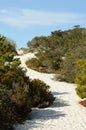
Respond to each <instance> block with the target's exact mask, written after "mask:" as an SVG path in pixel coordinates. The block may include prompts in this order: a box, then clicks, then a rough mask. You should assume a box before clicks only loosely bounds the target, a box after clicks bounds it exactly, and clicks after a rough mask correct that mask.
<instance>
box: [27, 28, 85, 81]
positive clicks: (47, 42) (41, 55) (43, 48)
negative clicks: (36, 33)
mask: <svg viewBox="0 0 86 130" xmlns="http://www.w3.org/2000/svg"><path fill="white" fill-rule="evenodd" d="M27 44H28V46H29V49H30V51H33V52H36V56H37V58H34V59H31V60H30V61H27V62H26V64H27V66H28V67H31V68H33V69H35V70H38V71H41V72H48V73H60V75H59V77H58V75H57V76H56V78H58V79H60V80H65V81H67V82H75V76H76V73H77V72H78V71H79V68H78V66H77V64H76V63H77V61H78V60H79V59H83V60H86V29H85V28H81V27H80V26H75V27H74V28H73V29H70V30H66V31H61V30H58V31H54V32H51V35H50V36H40V37H35V38H33V39H32V40H31V41H29V42H28V43H27Z"/></svg>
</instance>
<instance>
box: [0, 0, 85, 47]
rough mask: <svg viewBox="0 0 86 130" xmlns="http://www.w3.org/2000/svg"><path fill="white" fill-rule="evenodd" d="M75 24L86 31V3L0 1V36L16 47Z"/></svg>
mask: <svg viewBox="0 0 86 130" xmlns="http://www.w3.org/2000/svg"><path fill="white" fill-rule="evenodd" d="M75 25H80V26H81V27H84V28H86V0H0V34H1V35H4V36H6V37H7V38H8V39H11V40H13V41H14V42H15V43H16V46H17V48H21V47H27V42H28V41H31V40H32V39H33V38H34V37H36V36H48V35H50V34H51V32H52V31H56V30H68V29H72V28H73V27H74V26H75Z"/></svg>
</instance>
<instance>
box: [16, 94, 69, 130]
mask: <svg viewBox="0 0 86 130" xmlns="http://www.w3.org/2000/svg"><path fill="white" fill-rule="evenodd" d="M53 94H54V95H55V96H57V95H62V94H68V93H66V92H64V93H58V92H54V93H53ZM66 106H69V104H68V103H66V102H65V101H63V100H61V99H58V98H57V97H56V99H55V101H54V103H53V104H52V106H51V107H49V108H43V109H34V110H33V111H32V112H31V113H30V114H29V115H28V120H27V121H26V122H25V124H24V125H20V126H19V127H18V129H16V130H31V129H33V128H35V129H37V128H40V129H41V128H42V127H44V125H45V124H44V122H45V121H46V122H47V121H49V120H52V121H53V120H54V119H57V120H58V118H62V117H65V116H66V114H65V113H63V112H61V111H58V108H59V107H66ZM56 107H57V108H56Z"/></svg>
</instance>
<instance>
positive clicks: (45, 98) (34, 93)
mask: <svg viewBox="0 0 86 130" xmlns="http://www.w3.org/2000/svg"><path fill="white" fill-rule="evenodd" d="M30 96H31V99H32V100H31V104H32V106H33V107H48V106H49V105H50V104H52V102H53V101H54V99H55V98H54V97H53V95H52V94H51V92H49V86H47V85H46V84H45V83H44V82H43V81H41V80H39V79H34V80H32V81H31V82H30Z"/></svg>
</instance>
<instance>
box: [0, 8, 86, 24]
mask: <svg viewBox="0 0 86 130" xmlns="http://www.w3.org/2000/svg"><path fill="white" fill-rule="evenodd" d="M84 19H86V18H85V16H84V15H80V14H77V13H62V12H55V13H54V12H46V11H37V10H30V9H13V10H11V9H10V10H6V9H2V10H0V22H2V23H5V24H8V25H11V26H15V27H29V26H37V25H38V26H39V25H40V26H51V25H57V24H78V23H83V22H85V21H83V20H84Z"/></svg>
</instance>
